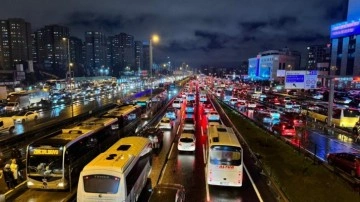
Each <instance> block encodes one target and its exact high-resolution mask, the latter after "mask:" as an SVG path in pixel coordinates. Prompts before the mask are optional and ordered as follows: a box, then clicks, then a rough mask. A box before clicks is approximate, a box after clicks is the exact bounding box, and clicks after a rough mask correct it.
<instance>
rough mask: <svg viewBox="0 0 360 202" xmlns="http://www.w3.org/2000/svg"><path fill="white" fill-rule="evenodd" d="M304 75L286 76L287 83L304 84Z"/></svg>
mask: <svg viewBox="0 0 360 202" xmlns="http://www.w3.org/2000/svg"><path fill="white" fill-rule="evenodd" d="M303 82H304V75H286V83H303Z"/></svg>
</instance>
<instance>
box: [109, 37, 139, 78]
mask: <svg viewBox="0 0 360 202" xmlns="http://www.w3.org/2000/svg"><path fill="white" fill-rule="evenodd" d="M108 49H111V51H112V52H111V54H110V55H111V56H110V58H111V59H110V60H111V61H112V68H113V72H114V76H120V75H121V74H122V73H123V72H124V71H125V68H126V69H127V70H128V69H130V70H135V69H136V70H137V68H138V67H137V66H136V64H135V43H134V36H132V35H129V34H126V33H120V34H118V35H115V36H113V37H111V47H110V48H108Z"/></svg>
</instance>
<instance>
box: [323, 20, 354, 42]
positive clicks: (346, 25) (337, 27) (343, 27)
mask: <svg viewBox="0 0 360 202" xmlns="http://www.w3.org/2000/svg"><path fill="white" fill-rule="evenodd" d="M359 34H360V21H359V20H357V21H351V22H341V23H337V24H334V25H331V31H330V38H332V39H333V38H339V37H344V36H350V35H359Z"/></svg>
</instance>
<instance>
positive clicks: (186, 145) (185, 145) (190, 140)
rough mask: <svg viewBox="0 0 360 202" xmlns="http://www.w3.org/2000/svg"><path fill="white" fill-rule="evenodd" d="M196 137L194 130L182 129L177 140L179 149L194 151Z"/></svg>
mask: <svg viewBox="0 0 360 202" xmlns="http://www.w3.org/2000/svg"><path fill="white" fill-rule="evenodd" d="M195 147H196V138H195V131H194V130H183V131H182V132H181V134H180V137H179V141H178V150H179V151H193V152H194V151H195Z"/></svg>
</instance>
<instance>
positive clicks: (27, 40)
mask: <svg viewBox="0 0 360 202" xmlns="http://www.w3.org/2000/svg"><path fill="white" fill-rule="evenodd" d="M31 60H32V39H31V25H30V23H28V22H26V21H25V20H24V19H20V18H10V19H7V20H0V70H15V66H16V64H19V63H27V62H28V61H31Z"/></svg>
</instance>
